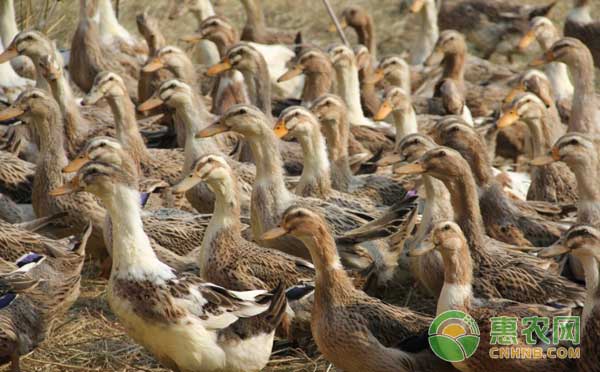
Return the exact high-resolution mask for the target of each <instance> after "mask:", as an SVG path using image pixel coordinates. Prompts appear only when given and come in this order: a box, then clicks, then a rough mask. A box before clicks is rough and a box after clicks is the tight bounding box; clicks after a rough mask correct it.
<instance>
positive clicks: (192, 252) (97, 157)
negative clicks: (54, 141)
mask: <svg viewBox="0 0 600 372" xmlns="http://www.w3.org/2000/svg"><path fill="white" fill-rule="evenodd" d="M98 161H99V162H104V163H108V164H113V165H116V166H119V167H121V169H123V170H124V171H126V172H128V173H129V174H130V175H132V176H134V177H136V179H137V180H139V179H140V178H139V177H140V175H139V174H138V169H137V167H136V165H135V162H134V161H133V159H132V158H131V155H130V154H129V153H128V152H127V151H125V149H124V148H123V145H122V144H121V143H120V142H119V141H118V140H116V139H114V138H111V137H95V138H92V139H90V140H89V141H88V143H87V144H86V146H85V148H84V149H83V150H82V152H81V153H80V154H79V155H78V156H77V158H75V159H74V160H73V161H71V162H70V163H69V164H67V166H66V167H64V168H63V170H62V172H63V173H75V172H77V171H78V170H79V169H81V168H82V167H83V166H84V165H85V164H87V163H89V162H98ZM145 181H146V183H149V181H150V180H145ZM140 183H141V182H140ZM147 197H150V195H146V194H145V193H144V194H142V195H141V202H142V203H141V204H143V200H144V199H145V198H147ZM209 219H210V216H207V215H201V214H192V213H189V212H185V211H182V210H177V209H170V208H158V209H154V210H151V211H144V213H143V214H142V221H143V222H144V231H145V232H146V234H147V235H148V237H149V238H150V239H151V243H152V248H153V249H154V250H155V252H156V254H157V256H158V258H159V259H160V260H161V261H162V262H165V263H166V264H168V265H169V266H171V267H172V268H174V269H175V270H177V271H186V270H195V269H197V268H198V265H197V263H196V262H195V261H196V259H197V253H198V252H197V251H198V249H197V247H198V246H200V244H201V243H202V238H203V236H204V233H205V230H206V226H207V225H208V222H209ZM104 231H105V232H107V233H106V234H105V237H104V239H105V241H106V246H107V247H108V250H109V253H112V250H111V247H112V241H113V237H112V236H111V231H112V221H111V220H110V218H109V216H108V215H107V217H106V220H105V228H104Z"/></svg>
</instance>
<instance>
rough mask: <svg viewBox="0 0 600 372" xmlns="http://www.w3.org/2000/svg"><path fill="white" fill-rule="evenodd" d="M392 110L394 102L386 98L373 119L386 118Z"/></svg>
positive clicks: (380, 119)
mask: <svg viewBox="0 0 600 372" xmlns="http://www.w3.org/2000/svg"><path fill="white" fill-rule="evenodd" d="M392 110H393V108H392V103H391V102H390V100H389V99H386V100H385V101H383V103H381V106H379V110H377V113H376V114H375V116H373V120H375V121H382V120H384V119H385V118H387V116H388V115H389V114H390V113H391V112H392Z"/></svg>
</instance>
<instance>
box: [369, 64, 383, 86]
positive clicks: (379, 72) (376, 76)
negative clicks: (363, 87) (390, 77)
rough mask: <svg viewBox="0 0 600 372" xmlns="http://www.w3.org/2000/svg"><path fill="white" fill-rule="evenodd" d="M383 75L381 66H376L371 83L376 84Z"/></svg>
mask: <svg viewBox="0 0 600 372" xmlns="http://www.w3.org/2000/svg"><path fill="white" fill-rule="evenodd" d="M384 77H385V71H383V68H381V67H378V68H377V69H376V70H375V72H374V73H373V81H372V82H371V83H373V84H377V83H379V82H380V81H381V80H383V78H384Z"/></svg>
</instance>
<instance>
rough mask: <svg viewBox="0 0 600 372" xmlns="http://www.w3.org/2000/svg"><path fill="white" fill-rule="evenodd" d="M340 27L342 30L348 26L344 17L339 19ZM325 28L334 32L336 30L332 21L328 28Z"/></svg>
mask: <svg viewBox="0 0 600 372" xmlns="http://www.w3.org/2000/svg"><path fill="white" fill-rule="evenodd" d="M340 27H341V28H342V30H343V29H345V28H346V27H348V22H346V18H342V20H341V21H340ZM327 30H328V31H329V32H331V33H334V32H337V27H335V24H334V23H332V24H330V25H329V28H328V29H327Z"/></svg>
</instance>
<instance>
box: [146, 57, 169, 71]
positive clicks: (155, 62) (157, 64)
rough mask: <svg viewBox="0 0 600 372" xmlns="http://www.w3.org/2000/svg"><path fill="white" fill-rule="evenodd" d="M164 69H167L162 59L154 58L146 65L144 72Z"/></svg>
mask: <svg viewBox="0 0 600 372" xmlns="http://www.w3.org/2000/svg"><path fill="white" fill-rule="evenodd" d="M163 67H165V64H164V63H163V61H162V60H161V59H160V57H154V58H152V60H150V62H148V63H146V65H145V66H144V67H142V71H144V72H154V71H157V70H160V69H161V68H163Z"/></svg>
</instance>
